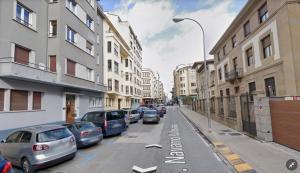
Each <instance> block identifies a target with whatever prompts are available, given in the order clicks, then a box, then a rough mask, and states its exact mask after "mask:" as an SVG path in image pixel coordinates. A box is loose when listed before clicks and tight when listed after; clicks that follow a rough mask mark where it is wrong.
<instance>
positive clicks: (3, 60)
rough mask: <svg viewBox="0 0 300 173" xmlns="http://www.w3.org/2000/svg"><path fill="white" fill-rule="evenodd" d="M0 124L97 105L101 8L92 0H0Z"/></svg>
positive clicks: (61, 117)
mask: <svg viewBox="0 0 300 173" xmlns="http://www.w3.org/2000/svg"><path fill="white" fill-rule="evenodd" d="M0 11H1V16H0V25H1V27H0V115H1V121H0V130H1V131H3V130H7V129H13V128H18V127H24V126H30V125H36V124H47V123H56V122H65V121H67V122H72V121H74V119H76V118H78V117H79V116H80V115H83V114H84V113H86V112H88V111H93V110H102V109H103V97H104V92H106V87H105V86H104V85H103V68H102V66H103V57H102V46H103V43H102V40H103V39H102V38H103V35H102V33H103V32H102V23H103V22H102V20H103V12H102V9H101V7H100V6H98V4H97V2H96V1H94V0H83V1H75V0H51V1H46V0H42V1H27V0H9V1H0Z"/></svg>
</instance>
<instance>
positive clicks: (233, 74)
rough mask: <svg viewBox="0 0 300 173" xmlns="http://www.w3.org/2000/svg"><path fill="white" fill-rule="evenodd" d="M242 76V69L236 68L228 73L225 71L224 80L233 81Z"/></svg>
mask: <svg viewBox="0 0 300 173" xmlns="http://www.w3.org/2000/svg"><path fill="white" fill-rule="evenodd" d="M242 77H243V69H242V68H237V69H234V70H232V71H230V72H228V73H225V80H226V81H234V80H236V79H240V78H242Z"/></svg>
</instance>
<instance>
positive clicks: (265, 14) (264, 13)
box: [258, 3, 269, 23]
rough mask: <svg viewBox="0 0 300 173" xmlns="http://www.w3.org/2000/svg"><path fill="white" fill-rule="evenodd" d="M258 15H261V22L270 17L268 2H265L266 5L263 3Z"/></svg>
mask: <svg viewBox="0 0 300 173" xmlns="http://www.w3.org/2000/svg"><path fill="white" fill-rule="evenodd" d="M258 15H259V22H260V23H263V22H264V21H266V20H267V19H268V17H269V14H268V6H267V3H265V4H264V5H262V6H261V7H260V9H259V10H258Z"/></svg>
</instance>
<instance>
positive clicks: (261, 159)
mask: <svg viewBox="0 0 300 173" xmlns="http://www.w3.org/2000/svg"><path fill="white" fill-rule="evenodd" d="M179 109H180V111H181V112H182V113H183V114H184V115H185V116H186V117H187V118H188V119H189V120H190V121H192V122H193V124H194V125H196V126H197V127H198V128H199V129H200V130H201V132H202V133H203V134H204V135H205V136H206V137H207V138H208V139H209V140H211V141H212V142H214V141H215V142H221V143H223V144H224V145H226V146H227V147H228V148H229V149H230V150H231V151H233V153H235V154H237V155H239V157H240V158H241V159H242V160H244V161H245V162H247V163H249V164H250V165H251V166H252V167H253V168H254V169H255V170H256V171H257V172H259V173H300V166H299V164H300V152H298V151H296V150H293V149H290V148H287V147H285V146H282V145H279V144H277V143H274V142H264V141H259V140H256V139H254V138H251V137H248V136H247V135H244V134H243V133H241V132H238V131H236V130H233V129H230V128H229V127H226V126H224V125H222V124H220V123H218V122H215V121H213V120H212V122H211V123H212V129H211V131H210V132H209V129H208V123H207V117H206V116H203V115H201V114H199V113H197V112H194V111H192V110H190V109H188V108H186V107H184V106H183V107H180V108H179ZM289 159H295V160H297V162H298V168H297V169H296V170H294V171H290V170H288V169H287V168H286V162H287V160H289Z"/></svg>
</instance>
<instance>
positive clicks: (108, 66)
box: [107, 60, 112, 71]
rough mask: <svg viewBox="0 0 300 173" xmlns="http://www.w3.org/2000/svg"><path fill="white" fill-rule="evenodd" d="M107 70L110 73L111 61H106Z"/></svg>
mask: <svg viewBox="0 0 300 173" xmlns="http://www.w3.org/2000/svg"><path fill="white" fill-rule="evenodd" d="M107 70H108V71H112V64H111V60H107Z"/></svg>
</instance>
